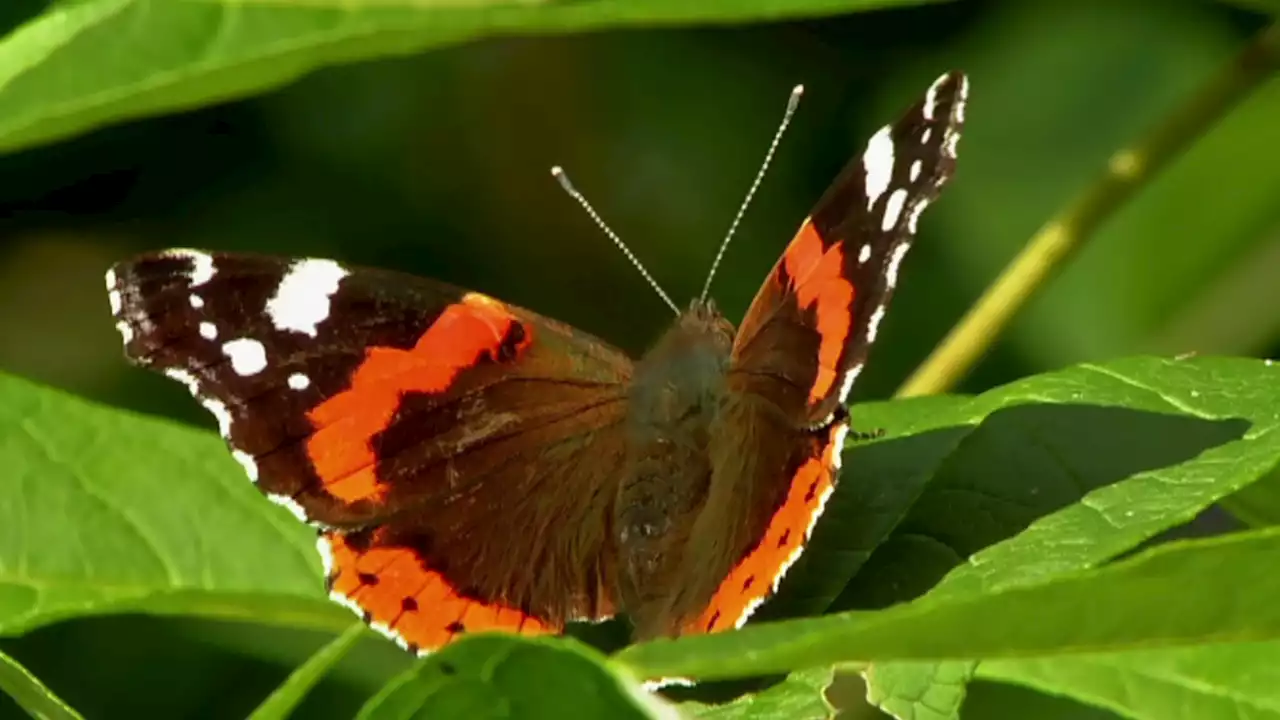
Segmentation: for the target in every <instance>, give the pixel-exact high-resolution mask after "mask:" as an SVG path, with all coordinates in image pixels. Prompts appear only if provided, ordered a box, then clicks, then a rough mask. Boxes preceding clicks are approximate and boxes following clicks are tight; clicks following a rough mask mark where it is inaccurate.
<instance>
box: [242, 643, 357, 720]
mask: <svg viewBox="0 0 1280 720" xmlns="http://www.w3.org/2000/svg"><path fill="white" fill-rule="evenodd" d="M366 632H368V628H366V627H365V625H364V623H361V622H355V623H352V624H351V626H350V627H348V628H347V630H346V631H345V632H343V633H342V634H341V635H339V636H338V637H336V638H334V639H333V640H331V641H329V642H328V643H326V644H325V646H324V647H322V648H320V650H319V651H318V652H316V653H315V654H314V655H312V656H311V657H310V658H307V661H306V662H305V663H303V664H302V665H301V666H299V667H298V668H297V669H296V670H294V671H293V672H291V673H289V677H288V679H286V680H285V681H284V682H283V683H281V684H280V686H279V687H277V688H276V689H275V690H274V691H273V692H272V693H271V695H269V696H267V699H266V700H264V701H263V702H262V704H261V705H259V706H258V707H257V708H256V709H254V711H253V714H252V715H250V716H249V720H271V719H272V718H287V717H289V715H290V714H292V713H293V711H294V709H295V708H297V707H298V705H299V703H301V702H302V700H303V698H305V697H306V696H307V693H308V692H310V691H311V688H313V687H315V686H316V683H318V682H320V680H321V679H323V678H324V676H325V674H326V673H328V672H329V671H330V670H331V669H333V666H334V665H337V664H338V661H340V660H342V658H343V657H345V656H346V654H347V653H348V652H350V651H351V648H353V647H355V644H356V641H358V640H359V639H360V638H361V637H363V636H364V634H365V633H366Z"/></svg>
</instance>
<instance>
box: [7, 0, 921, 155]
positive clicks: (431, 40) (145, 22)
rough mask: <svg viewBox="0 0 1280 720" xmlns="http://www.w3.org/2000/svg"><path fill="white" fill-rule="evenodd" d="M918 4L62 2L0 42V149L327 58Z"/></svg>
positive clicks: (750, 0) (192, 99) (293, 72)
mask: <svg viewBox="0 0 1280 720" xmlns="http://www.w3.org/2000/svg"><path fill="white" fill-rule="evenodd" d="M920 1H921V0H800V1H792V2H783V1H781V0H737V1H736V2H721V3H700V2H687V0H581V1H575V2H536V1H530V0H501V1H494V2H484V1H483V0H454V1H452V2H450V1H448V0H444V1H437V2H422V1H419V0H400V1H396V0H388V1H386V2H365V3H359V2H356V3H352V2H337V1H322V0H313V1H312V2H305V3H287V2H279V1H278V0H275V1H272V0H265V1H264V0H258V1H256V2H254V1H250V2H245V1H244V0H179V1H178V2H169V1H161V2H157V1H154V0H82V1H81V2H74V3H57V4H54V5H52V7H50V9H49V10H47V11H46V12H45V13H44V14H43V15H41V16H40V17H38V18H36V19H35V20H33V21H31V22H30V23H28V24H27V25H25V26H24V27H21V28H19V29H18V30H17V31H15V32H13V33H12V34H11V35H9V37H7V38H5V39H4V40H3V42H0V151H4V150H14V149H17V148H22V147H30V146H32V145H38V144H42V143H48V142H52V141H53V140H57V139H59V138H62V137H66V136H68V135H73V134H76V133H80V132H84V131H86V130H89V129H92V128H94V127H97V126H99V125H102V124H105V123H109V122H118V121H120V120H124V119H128V118H134V117H140V116H144V115H151V114H155V113H161V112H169V111H174V110H181V109H185V108H190V107H195V106H199V105H204V104H208V103H212V102H217V101H221V100H226V99H229V98H234V97H241V96H244V95H248V94H251V93H255V92H262V91H264V90H267V89H270V88H272V87H275V86H278V85H281V84H283V83H286V82H288V81H290V80H293V79H295V78H297V77H299V76H301V75H302V74H304V73H306V72H308V71H311V70H314V69H315V68H317V67H322V66H325V65H330V64H334V63H340V62H351V61H354V60H359V59H365V58H376V57H385V56H389V55H397V54H405V53H411V52H418V51H421V50H425V49H427V48H431V47H438V46H442V45H449V44H455V43H459V42H462V41H464V40H471V39H475V38H480V37H485V36H489V35H494V34H512V33H546V32H568V31H583V30H590V29H598V28H606V27H625V26H629V25H645V26H652V25H655V24H672V23H729V22H746V21H750V20H763V19H782V18H788V17H795V18H799V17H812V16H817V15H828V14H835V13H840V12H850V11H853V10H865V9H870V8H876V7H887V6H893V5H908V4H919V3H920ZM124 47H127V48H128V49H129V52H120V48H124ZM84 68H93V72H84Z"/></svg>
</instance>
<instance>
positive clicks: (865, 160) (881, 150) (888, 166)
mask: <svg viewBox="0 0 1280 720" xmlns="http://www.w3.org/2000/svg"><path fill="white" fill-rule="evenodd" d="M889 133H890V127H889V126H888V125H885V126H884V127H882V128H880V130H879V131H877V132H876V134H875V135H872V136H871V140H869V141H867V149H866V150H865V151H864V152H863V153H862V167H863V169H864V170H865V171H866V174H867V177H866V183H865V188H866V191H867V207H868V208H870V207H871V206H872V205H874V204H875V203H876V201H877V200H879V199H880V196H881V195H883V194H884V191H885V190H888V189H889V179H890V178H891V177H893V136H892V135H890V134H889Z"/></svg>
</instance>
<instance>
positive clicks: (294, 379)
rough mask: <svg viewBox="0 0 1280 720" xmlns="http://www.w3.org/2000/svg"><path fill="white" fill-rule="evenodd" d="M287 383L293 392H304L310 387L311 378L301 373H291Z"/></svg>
mask: <svg viewBox="0 0 1280 720" xmlns="http://www.w3.org/2000/svg"><path fill="white" fill-rule="evenodd" d="M287 382H288V383H289V387H290V388H293V389H294V390H306V389H307V388H309V387H311V378H309V377H307V376H306V375H303V374H302V373H293V374H292V375H290V376H289V379H288V380H287Z"/></svg>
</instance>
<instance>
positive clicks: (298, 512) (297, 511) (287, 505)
mask: <svg viewBox="0 0 1280 720" xmlns="http://www.w3.org/2000/svg"><path fill="white" fill-rule="evenodd" d="M267 499H268V500H270V501H271V502H273V503H275V504H276V505H279V506H280V507H282V508H284V509H285V510H288V511H289V512H290V513H292V514H293V516H294V517H296V518H298V520H299V521H300V522H307V512H306V511H305V510H303V509H302V506H301V505H299V504H298V501H297V500H294V499H293V498H291V497H289V496H288V495H268V496H267Z"/></svg>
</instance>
